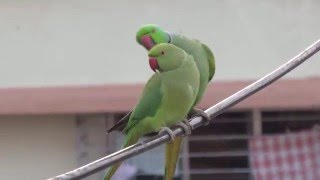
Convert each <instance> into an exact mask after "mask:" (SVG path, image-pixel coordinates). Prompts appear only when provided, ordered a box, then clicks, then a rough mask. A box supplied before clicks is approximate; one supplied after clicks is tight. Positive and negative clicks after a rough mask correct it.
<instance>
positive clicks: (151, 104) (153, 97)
mask: <svg viewBox="0 0 320 180" xmlns="http://www.w3.org/2000/svg"><path fill="white" fill-rule="evenodd" d="M162 97H163V94H162V92H161V79H160V77H159V76H158V75H157V74H154V75H153V76H152V77H151V78H150V79H149V81H148V82H147V84H146V85H145V88H144V91H143V92H142V95H141V98H140V100H139V103H138V104H137V105H136V107H135V109H134V110H133V112H132V114H131V116H130V120H129V122H128V124H127V126H126V127H125V128H124V130H123V131H124V132H125V133H127V132H128V131H129V130H130V129H131V128H132V127H133V126H135V125H136V124H137V123H138V122H139V121H140V120H142V119H144V118H146V117H152V116H154V115H155V114H156V112H157V110H158V109H159V107H160V104H161V100H162Z"/></svg>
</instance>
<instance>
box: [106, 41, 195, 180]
mask: <svg viewBox="0 0 320 180" xmlns="http://www.w3.org/2000/svg"><path fill="white" fill-rule="evenodd" d="M148 55H149V65H150V67H151V69H152V70H153V71H155V73H154V74H153V75H152V76H151V78H150V79H149V80H148V82H147V84H146V85H145V88H144V90H143V92H142V96H141V97H140V99H139V101H138V103H137V105H136V106H135V108H134V109H133V111H132V113H131V114H130V116H129V121H128V123H127V124H126V125H125V127H124V128H123V132H124V134H125V135H126V137H125V142H124V145H123V148H125V147H127V146H130V145H132V144H134V143H136V142H137V141H138V140H139V138H140V137H142V136H143V135H145V134H148V133H150V132H159V131H160V132H162V131H166V132H168V134H169V135H170V137H171V139H173V138H174V137H173V134H172V133H173V132H172V131H171V130H170V129H169V128H168V127H171V126H173V125H181V126H182V127H183V128H184V129H186V128H185V127H186V126H185V125H184V124H183V123H182V122H181V121H182V119H184V118H186V116H187V114H188V112H189V111H190V109H191V108H192V105H193V103H194V101H195V99H196V97H197V94H198V90H199V83H200V80H199V79H200V74H199V71H198V69H197V66H196V63H195V61H194V59H193V57H192V56H190V55H188V54H187V53H186V52H185V51H184V50H182V49H181V48H178V47H176V46H174V45H172V44H168V43H161V44H158V45H155V46H154V47H153V48H152V49H150V51H149V53H148ZM170 131H171V132H170ZM186 131H187V129H186ZM120 164H121V163H117V164H115V165H113V166H112V167H111V168H110V169H109V171H108V173H107V174H106V176H105V178H104V179H105V180H109V179H111V177H112V175H113V174H114V173H115V172H116V170H117V169H118V168H119V166H120Z"/></svg>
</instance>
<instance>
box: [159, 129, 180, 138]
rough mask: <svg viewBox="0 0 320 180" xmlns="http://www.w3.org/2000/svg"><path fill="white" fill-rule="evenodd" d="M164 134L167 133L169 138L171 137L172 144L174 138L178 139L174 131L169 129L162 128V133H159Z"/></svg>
mask: <svg viewBox="0 0 320 180" xmlns="http://www.w3.org/2000/svg"><path fill="white" fill-rule="evenodd" d="M163 132H166V133H167V134H168V135H169V137H170V142H173V140H174V138H175V137H176V136H175V135H174V133H173V131H172V130H171V129H170V128H168V127H162V128H161V129H160V131H159V134H161V133H163Z"/></svg>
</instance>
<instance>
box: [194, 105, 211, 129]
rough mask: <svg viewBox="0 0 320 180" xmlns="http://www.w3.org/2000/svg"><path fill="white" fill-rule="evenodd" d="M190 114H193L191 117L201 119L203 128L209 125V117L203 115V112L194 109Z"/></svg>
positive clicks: (205, 114)
mask: <svg viewBox="0 0 320 180" xmlns="http://www.w3.org/2000/svg"><path fill="white" fill-rule="evenodd" d="M192 113H193V114H192V116H193V117H194V116H196V115H198V116H201V117H202V119H203V121H204V123H203V125H204V126H207V125H209V124H210V116H209V115H208V114H207V113H205V112H204V111H203V110H201V109H198V108H195V107H194V108H193V109H192Z"/></svg>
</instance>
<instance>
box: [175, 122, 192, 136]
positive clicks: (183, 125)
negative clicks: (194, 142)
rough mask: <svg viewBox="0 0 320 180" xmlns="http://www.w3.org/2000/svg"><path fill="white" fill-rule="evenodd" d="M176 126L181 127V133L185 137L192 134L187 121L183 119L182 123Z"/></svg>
mask: <svg viewBox="0 0 320 180" xmlns="http://www.w3.org/2000/svg"><path fill="white" fill-rule="evenodd" d="M177 126H179V127H181V128H182V129H183V131H184V132H185V135H186V136H189V135H190V134H191V132H192V129H193V128H192V126H191V125H190V123H189V121H188V120H187V119H184V120H183V121H182V122H180V123H179V124H177Z"/></svg>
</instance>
